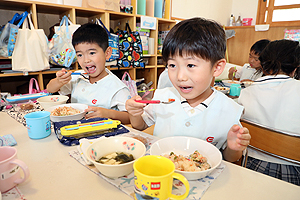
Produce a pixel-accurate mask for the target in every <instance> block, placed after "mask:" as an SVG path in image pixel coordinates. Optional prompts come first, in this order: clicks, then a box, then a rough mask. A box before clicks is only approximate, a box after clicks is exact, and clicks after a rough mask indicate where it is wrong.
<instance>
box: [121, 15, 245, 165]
mask: <svg viewBox="0 0 300 200" xmlns="http://www.w3.org/2000/svg"><path fill="white" fill-rule="evenodd" d="M225 50H226V39H225V32H224V30H223V28H222V27H221V26H220V25H219V24H217V23H216V22H214V21H210V20H206V19H203V18H192V19H188V20H184V21H182V22H180V23H178V24H176V25H175V26H174V27H173V28H172V29H171V31H170V32H169V33H168V35H167V37H166V39H165V41H164V44H163V50H162V52H163V53H162V54H163V60H164V61H165V62H166V63H167V66H168V75H169V78H170V80H171V82H172V84H173V87H166V88H164V89H157V90H156V91H155V94H154V98H153V99H158V100H161V101H168V99H175V102H173V103H171V104H155V105H154V104H149V105H146V104H143V103H138V102H136V101H135V100H140V99H141V98H140V97H138V96H135V97H133V98H131V99H129V100H128V101H127V102H126V109H127V110H128V113H129V116H130V122H131V125H132V126H133V127H134V128H136V129H139V130H144V129H146V128H147V127H149V126H151V125H153V124H155V128H154V132H153V135H155V136H158V137H160V138H163V137H169V136H178V135H184V136H191V137H196V138H200V139H203V140H206V141H208V142H210V143H212V144H214V145H215V146H216V147H217V148H219V149H220V150H222V153H223V156H224V159H226V160H228V161H231V162H234V161H236V160H238V159H240V158H241V156H242V152H243V150H245V149H246V147H247V145H248V144H249V140H250V134H249V131H248V129H246V128H242V127H241V125H240V122H239V119H240V116H241V114H242V112H243V107H242V106H240V105H238V104H237V103H235V102H234V101H233V100H232V99H230V98H228V97H227V96H226V95H224V94H223V93H221V92H219V91H216V90H215V89H213V88H212V87H211V86H210V84H211V82H212V80H213V79H214V77H215V76H218V75H219V74H221V73H222V71H223V70H224V67H225V64H226V60H225V59H224V57H225Z"/></svg>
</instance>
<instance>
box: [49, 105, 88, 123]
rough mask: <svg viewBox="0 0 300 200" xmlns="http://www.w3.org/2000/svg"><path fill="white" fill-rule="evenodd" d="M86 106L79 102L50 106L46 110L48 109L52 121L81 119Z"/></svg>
mask: <svg viewBox="0 0 300 200" xmlns="http://www.w3.org/2000/svg"><path fill="white" fill-rule="evenodd" d="M87 108H88V105H86V104H81V103H69V104H61V105H57V106H52V107H50V108H48V109H46V111H49V112H50V113H51V114H50V120H51V121H52V122H61V121H71V120H81V119H83V118H84V116H85V112H84V110H85V109H87Z"/></svg>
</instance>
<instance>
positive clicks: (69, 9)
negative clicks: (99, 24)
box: [0, 0, 176, 93]
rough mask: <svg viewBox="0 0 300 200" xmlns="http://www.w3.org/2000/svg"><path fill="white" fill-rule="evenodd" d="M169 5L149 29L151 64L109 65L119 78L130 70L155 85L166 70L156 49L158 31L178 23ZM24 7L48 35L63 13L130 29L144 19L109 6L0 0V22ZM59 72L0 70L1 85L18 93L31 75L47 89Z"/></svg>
mask: <svg viewBox="0 0 300 200" xmlns="http://www.w3.org/2000/svg"><path fill="white" fill-rule="evenodd" d="M166 5H168V6H166V9H168V11H167V13H168V14H167V15H165V18H156V20H157V25H156V30H151V31H150V37H151V38H154V41H155V45H154V48H155V52H154V54H151V55H143V56H144V58H146V59H147V60H148V64H147V65H146V67H145V68H120V69H118V68H114V67H112V66H108V67H107V68H108V69H110V70H111V71H112V72H113V73H115V74H116V75H117V76H118V77H119V78H121V77H122V75H123V73H124V72H125V71H127V72H128V73H129V74H130V75H131V77H132V78H133V79H134V80H136V79H140V78H145V82H146V83H148V82H150V81H152V82H153V85H152V86H153V87H154V88H156V85H157V80H158V77H159V75H160V73H161V72H162V71H163V70H164V66H163V65H159V64H157V60H158V58H160V57H161V55H159V54H158V53H157V47H158V46H157V41H158V31H166V30H170V29H171V28H172V27H173V26H174V25H175V24H176V22H175V21H174V20H171V19H170V10H171V0H167V4H166ZM132 6H133V13H135V10H136V5H135V1H132ZM24 11H28V12H29V13H31V14H32V21H33V24H34V26H35V28H39V29H44V31H45V34H46V35H48V34H49V28H50V27H51V26H53V25H54V24H56V23H58V22H59V21H60V19H61V18H62V17H63V16H64V15H67V16H68V17H69V19H70V20H71V21H72V22H73V23H76V24H84V23H87V22H94V21H95V19H96V18H101V20H102V21H103V23H104V24H105V26H106V27H107V28H108V29H109V28H112V29H114V28H116V26H118V27H119V28H120V29H125V24H126V22H128V23H129V25H130V27H131V29H133V30H135V27H136V23H139V22H140V21H141V15H137V14H127V13H121V12H114V11H109V10H101V9H90V8H83V7H73V6H68V5H61V4H53V3H44V2H37V1H25V0H19V1H17V0H6V1H0V15H1V18H0V24H1V25H3V24H6V23H7V21H9V20H10V19H11V18H12V16H13V15H14V14H15V13H16V12H18V13H22V12H24ZM151 17H153V16H151ZM4 60H5V61H6V60H8V61H10V60H11V59H10V58H3V57H0V61H4ZM54 67H55V66H54ZM72 69H73V70H77V69H78V65H77V64H74V65H72ZM56 72H57V70H45V71H40V72H29V73H28V74H23V73H6V74H4V73H0V89H1V90H2V91H6V92H11V93H16V92H18V91H17V90H16V89H14V88H16V87H19V86H20V85H22V84H24V85H26V84H27V86H28V85H29V84H28V82H29V80H30V78H32V77H35V78H37V79H38V81H39V84H40V88H41V89H44V88H45V87H46V85H47V83H48V82H49V80H50V79H52V78H54V77H55V73H56Z"/></svg>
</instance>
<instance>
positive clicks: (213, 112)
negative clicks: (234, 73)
mask: <svg viewBox="0 0 300 200" xmlns="http://www.w3.org/2000/svg"><path fill="white" fill-rule="evenodd" d="M213 94H214V95H211V96H210V97H209V98H208V99H207V102H205V101H204V102H203V103H207V104H208V105H206V104H205V105H203V104H199V105H198V106H197V107H195V108H192V107H190V106H189V105H184V104H185V103H184V102H183V103H182V101H181V100H182V98H181V96H180V94H179V93H178V91H177V90H176V89H175V88H174V87H168V88H164V89H161V90H159V89H158V90H156V91H155V93H154V97H153V99H159V100H161V101H168V99H169V98H172V99H175V102H174V103H171V104H149V105H147V106H146V107H145V109H144V113H143V115H142V117H143V120H144V121H145V123H146V124H147V125H148V126H151V125H153V124H155V128H154V132H153V135H155V136H157V137H160V138H164V137H171V136H190V137H196V138H200V139H203V140H206V141H208V142H210V143H212V144H214V145H215V146H216V147H217V148H219V149H220V148H221V147H222V146H223V145H224V144H226V140H227V134H228V131H229V130H230V128H231V127H232V126H233V125H234V124H238V125H240V121H239V120H240V117H241V115H242V111H243V107H242V106H240V105H238V104H237V103H236V102H234V101H233V100H232V99H230V98H228V97H227V96H226V95H225V94H223V93H221V92H219V91H215V90H214V93H213ZM206 106H207V107H206ZM205 107H206V108H205ZM192 110H194V113H192Z"/></svg>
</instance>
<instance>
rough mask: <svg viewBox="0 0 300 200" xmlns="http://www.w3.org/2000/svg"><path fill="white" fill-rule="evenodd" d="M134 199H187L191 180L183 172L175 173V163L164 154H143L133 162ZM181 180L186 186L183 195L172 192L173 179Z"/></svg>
mask: <svg viewBox="0 0 300 200" xmlns="http://www.w3.org/2000/svg"><path fill="white" fill-rule="evenodd" d="M133 169H134V184H135V188H134V199H136V200H140V199H149V198H150V197H152V198H154V199H162V200H165V199H170V198H171V199H185V198H186V197H187V196H188V194H189V189H190V186H189V182H188V181H187V179H186V178H185V177H184V176H182V175H181V174H178V173H175V172H174V171H175V165H174V163H173V162H172V161H171V160H169V159H168V158H165V157H163V156H155V155H149V156H143V157H141V158H139V159H137V160H136V161H135V162H134V164H133ZM174 178H175V179H178V180H180V181H181V182H182V183H183V184H184V186H185V189H186V191H185V193H184V194H182V195H174V194H172V186H173V179H174Z"/></svg>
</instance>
